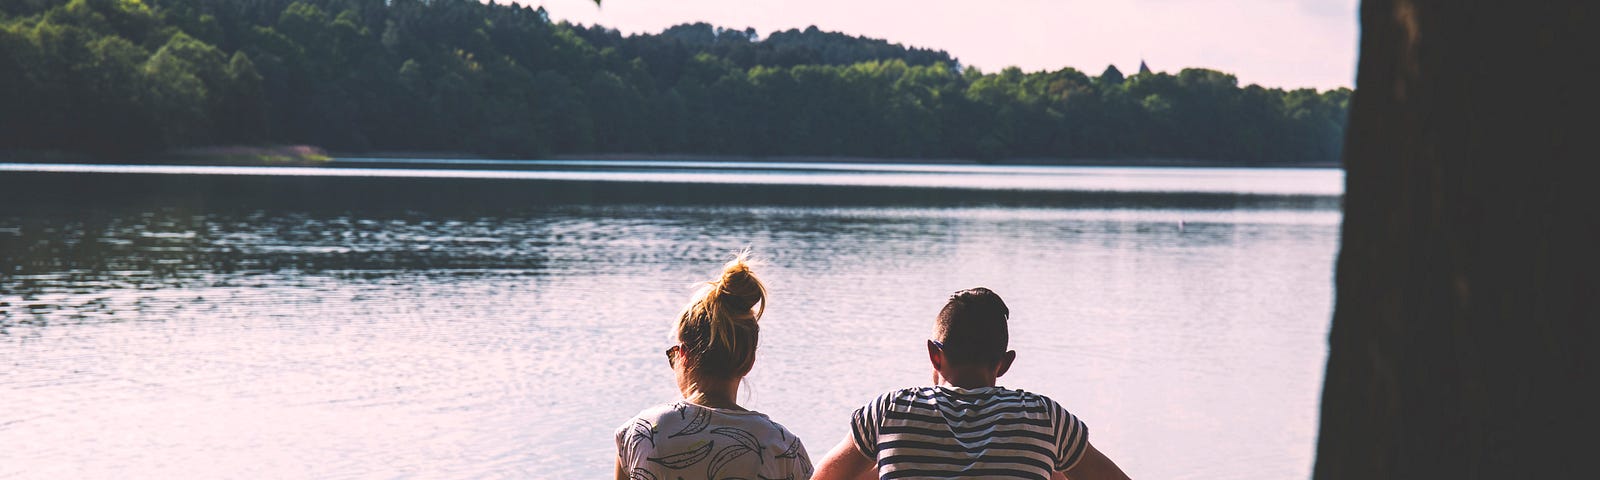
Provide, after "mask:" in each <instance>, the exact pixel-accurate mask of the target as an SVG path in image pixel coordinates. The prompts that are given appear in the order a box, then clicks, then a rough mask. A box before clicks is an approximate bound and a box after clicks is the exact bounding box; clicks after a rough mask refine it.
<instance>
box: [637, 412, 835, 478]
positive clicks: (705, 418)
mask: <svg viewBox="0 0 1600 480" xmlns="http://www.w3.org/2000/svg"><path fill="white" fill-rule="evenodd" d="M617 456H618V457H619V458H620V459H621V461H622V468H623V470H624V471H626V472H628V473H629V474H630V475H632V478H633V479H634V480H679V479H682V480H698V479H702V478H703V479H708V480H726V479H732V478H737V479H744V480H780V479H783V480H805V479H809V478H811V457H810V456H809V455H807V454H806V447H805V445H804V444H801V443H800V438H799V437H796V436H794V434H793V433H790V432H789V429H786V428H783V425H779V424H778V422H774V421H772V419H770V418H767V415H766V414H763V413H759V412H752V411H746V410H729V409H724V408H711V407H706V406H701V405H696V404H693V403H689V402H686V401H679V402H676V403H670V404H666V405H659V406H655V407H651V408H647V409H645V410H644V411H642V412H639V414H638V415H636V416H634V417H633V418H632V419H629V420H628V422H627V423H624V424H622V427H621V428H618V429H617Z"/></svg>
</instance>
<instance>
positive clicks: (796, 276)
mask: <svg viewBox="0 0 1600 480" xmlns="http://www.w3.org/2000/svg"><path fill="white" fill-rule="evenodd" d="M441 166H443V167H450V168H451V169H450V170H437V169H434V167H441ZM1343 183H1344V176H1343V172H1342V171H1339V170H1329V169H1281V170H1278V169H1182V168H1097V167H1047V166H1029V167H1006V166H982V165H971V166H958V165H897V164H885V165H860V164H784V163H779V164H762V163H707V162H698V163H694V162H691V163H673V162H586V161H492V160H491V161H484V160H437V161H435V160H399V159H340V160H338V161H336V162H335V163H334V164H333V165H331V166H329V167H311V168H269V167H195V166H130V165H29V164H0V357H3V358H4V359H5V361H6V362H7V363H9V364H10V365H9V366H8V368H6V369H5V371H4V373H3V374H0V399H3V402H4V406H3V407H0V442H3V443H4V444H5V445H6V447H5V448H4V454H3V455H0V458H3V459H4V460H3V461H0V478H83V477H95V478H263V477H268V478H393V477H414V478H603V477H606V476H608V475H610V472H611V467H612V462H613V458H614V455H615V449H614V448H615V447H614V444H613V439H612V432H613V429H615V428H616V427H617V426H619V425H620V424H621V423H622V422H623V421H624V420H626V419H627V418H628V417H630V416H631V415H633V414H634V413H636V412H638V411H639V410H641V409H644V408H646V407H648V406H651V405H653V404H657V403H661V402H667V401H671V400H673V399H675V398H676V395H677V392H676V389H675V386H674V384H673V380H672V377H671V371H670V370H669V368H668V366H667V363H666V360H665V358H664V357H663V355H662V351H663V350H664V349H665V348H666V347H667V346H668V345H670V344H671V341H670V340H669V337H668V329H669V328H670V326H671V323H672V320H673V318H674V316H675V314H676V312H677V310H678V309H679V308H680V307H681V306H682V305H683V303H684V302H685V301H686V300H687V299H688V298H689V295H690V294H691V293H692V286H693V284H694V282H696V281H700V280H706V279H709V278H711V276H712V275H714V274H715V273H716V271H717V268H718V267H719V265H720V264H721V263H722V262H723V261H725V260H726V259H727V258H728V257H729V255H730V253H731V252H733V251H734V250H736V249H739V248H742V247H746V246H749V247H752V248H753V249H754V252H755V254H756V255H757V256H758V257H760V258H763V259H765V265H763V266H760V267H758V270H757V272H758V273H759V274H760V275H761V277H762V278H763V279H764V280H765V281H766V282H767V285H768V287H769V288H770V289H771V291H772V296H771V299H770V303H771V304H770V306H769V308H768V309H767V315H766V317H764V318H763V319H762V320H761V324H762V327H763V328H762V330H763V335H762V344H761V350H760V354H759V356H758V360H757V363H756V366H755V369H754V371H753V372H752V373H751V375H750V376H749V378H748V379H747V383H746V385H745V387H744V388H743V389H742V390H741V398H740V401H741V403H742V404H743V405H744V406H746V407H748V408H752V409H755V410H759V411H762V412H765V413H768V414H769V415H771V416H772V417H773V418H774V419H775V420H777V421H778V422H780V423H783V424H784V425H786V426H788V427H789V428H790V429H791V430H793V431H794V432H795V433H797V434H798V435H800V436H801V438H803V439H804V440H805V442H806V446H807V448H808V450H810V452H811V454H812V456H813V457H814V458H818V457H820V456H821V455H822V454H823V453H824V452H826V451H827V450H828V449H829V448H831V447H832V446H833V445H834V444H836V443H837V442H838V441H839V440H841V439H842V438H843V437H844V435H845V433H846V431H847V422H848V419H849V415H850V412H851V410H852V409H854V408H856V407H858V406H860V405H861V404H863V403H864V402H866V401H868V400H870V399H872V398H873V397H875V396H876V395H877V394H879V393H882V392H883V391H886V390H890V389H894V388H900V387H905V386H912V385H918V384H922V383H925V382H926V381H927V380H928V378H929V368H928V366H927V361H926V355H925V353H924V350H923V340H924V339H925V338H927V335H928V334H929V332H930V330H931V327H932V319H933V316H934V314H935V313H937V311H938V310H939V308H940V307H941V306H942V304H943V301H944V299H945V297H946V296H947V295H948V294H949V293H951V292H952V291H955V290H958V289H962V288H967V287H972V286H980V285H981V286H987V287H990V288H992V289H994V290H995V291H996V292H998V293H999V294H1000V295H1001V296H1002V297H1004V298H1005V300H1006V302H1007V303H1008V304H1009V305H1010V307H1011V311H1012V320H1011V329H1012V333H1011V338H1012V348H1013V349H1015V350H1017V352H1018V358H1017V362H1016V364H1015V366H1014V368H1013V369H1012V370H1011V372H1010V373H1008V374H1007V375H1006V376H1004V377H1002V378H1001V384H1002V385H1005V386H1009V387H1013V388H1022V389H1025V390H1029V391H1034V392H1039V393H1043V394H1046V395H1049V396H1051V397H1052V398H1055V399H1056V400H1058V401H1060V402H1061V403H1062V404H1063V405H1064V406H1066V407H1067V408H1068V409H1069V410H1071V411H1072V412H1073V413H1075V414H1076V415H1078V416H1079V417H1080V418H1082V419H1083V420H1084V421H1085V422H1086V423H1087V424H1088V425H1089V428H1090V440H1091V441H1092V442H1093V443H1094V444H1095V445H1096V446H1097V447H1098V448H1099V449H1100V450H1101V451H1103V452H1105V453H1106V454H1107V455H1109V456H1111V457H1112V458H1113V459H1114V460H1116V461H1117V462H1118V463H1119V464H1120V465H1121V466H1122V467H1123V469H1124V470H1126V471H1127V472H1128V473H1129V474H1130V475H1131V476H1133V477H1135V478H1179V479H1181V478H1212V477H1223V478H1241V479H1283V478H1307V477H1309V476H1310V470H1311V464H1312V459H1313V452H1314V448H1315V439H1316V432H1317V418H1318V412H1317V409H1318V402H1319V396H1320V392H1321V382H1322V370H1323V366H1324V362H1325V361H1326V356H1327V346H1326V335H1327V331H1328V327H1329V318H1330V314H1331V307H1332V298H1333V285H1332V279H1333V260H1334V255H1335V253H1336V251H1337V247H1338V235H1339V222H1340V210H1339V209H1340V194H1341V192H1342V188H1343Z"/></svg>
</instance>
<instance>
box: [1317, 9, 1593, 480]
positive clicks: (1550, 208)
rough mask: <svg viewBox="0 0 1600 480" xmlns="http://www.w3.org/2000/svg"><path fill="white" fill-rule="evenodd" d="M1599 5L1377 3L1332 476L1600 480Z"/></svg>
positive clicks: (1351, 190) (1330, 431)
mask: <svg viewBox="0 0 1600 480" xmlns="http://www.w3.org/2000/svg"><path fill="white" fill-rule="evenodd" d="M1594 3H1595V2H1591V1H1588V0H1562V1H1534V0H1529V1H1515V2H1513V1H1470V0H1438V1H1417V0H1366V1H1363V2H1362V6H1361V25H1362V33H1361V59H1360V65H1359V74H1358V77H1357V79H1356V87H1357V90H1356V93H1355V97H1354V99H1353V100H1352V106H1351V112H1350V127H1349V129H1348V133H1347V137H1346V141H1345V151H1344V164H1345V169H1346V172H1347V180H1346V185H1347V186H1346V191H1345V218H1344V232H1343V240H1342V246H1341V250H1340V253H1339V262H1338V274H1337V279H1336V284H1337V291H1338V295H1337V297H1338V298H1337V303H1336V306H1335V309H1334V310H1335V311H1334V318H1333V329H1332V332H1331V334H1330V336H1329V341H1330V351H1329V358H1328V371H1327V379H1326V383H1325V385H1324V390H1323V396H1322V426H1321V434H1320V437H1319V439H1318V445H1317V461H1316V468H1315V476H1316V478H1319V479H1347V478H1350V479H1374V478H1376V479H1383V478H1405V479H1410V478H1430V479H1431V478H1452V479H1454V478H1500V477H1508V478H1597V476H1600V473H1597V472H1600V465H1594V464H1592V462H1591V460H1593V459H1600V449H1597V448H1596V447H1600V429H1597V425H1596V421H1595V420H1596V418H1597V416H1596V409H1600V403H1596V396H1595V395H1594V394H1593V393H1592V392H1593V391H1594V390H1595V387H1596V386H1597V382H1596V381H1595V378H1596V375H1600V372H1597V371H1595V369H1594V367H1595V357H1596V355H1595V353H1594V352H1595V351H1596V350H1595V349H1596V348H1600V345H1597V344H1596V340H1597V339H1596V336H1595V333H1596V330H1597V328H1596V325H1595V324H1596V322H1600V308H1597V305H1600V265H1597V263H1596V262H1595V258H1596V255H1595V254H1594V253H1593V252H1594V250H1595V249H1596V248H1600V197H1597V195H1596V194H1595V192H1596V191H1600V176H1596V174H1595V173H1593V172H1595V171H1600V153H1597V152H1600V148H1597V147H1596V143H1595V142H1596V140H1600V130H1597V129H1596V128H1595V122H1594V120H1593V116H1594V115H1597V114H1600V107H1597V105H1596V102H1595V101H1594V99H1595V93H1594V92H1595V91H1597V90H1600V82H1595V78H1596V77H1595V76H1594V72H1596V71H1597V69H1596V68H1595V67H1596V66H1597V65H1596V61H1597V59H1600V52H1597V47H1596V46H1597V45H1600V41H1596V39H1595V38H1594V34H1593V33H1592V32H1593V31H1594V30H1596V29H1597V28H1600V25H1597V23H1600V16H1596V8H1595V7H1594V6H1593V4H1594Z"/></svg>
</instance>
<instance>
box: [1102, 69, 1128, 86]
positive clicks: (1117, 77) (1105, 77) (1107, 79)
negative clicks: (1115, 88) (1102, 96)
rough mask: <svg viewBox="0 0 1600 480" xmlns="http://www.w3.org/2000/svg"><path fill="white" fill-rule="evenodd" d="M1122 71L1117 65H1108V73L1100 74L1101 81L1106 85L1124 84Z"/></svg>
mask: <svg viewBox="0 0 1600 480" xmlns="http://www.w3.org/2000/svg"><path fill="white" fill-rule="evenodd" d="M1122 80H1123V77H1122V71H1121V70H1117V66H1116V65H1106V71H1104V72H1101V73H1100V77H1099V81H1100V82H1101V83H1104V84H1106V85H1120V84H1122Z"/></svg>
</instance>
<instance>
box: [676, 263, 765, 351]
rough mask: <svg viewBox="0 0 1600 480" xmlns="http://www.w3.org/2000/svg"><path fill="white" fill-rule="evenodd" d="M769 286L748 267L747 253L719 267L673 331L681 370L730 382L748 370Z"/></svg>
mask: <svg viewBox="0 0 1600 480" xmlns="http://www.w3.org/2000/svg"><path fill="white" fill-rule="evenodd" d="M766 299H767V288H766V287H765V286H764V285H762V284H761V279H759V278H756V274H755V272H753V271H751V270H750V260H749V252H748V251H744V252H740V253H739V254H738V255H737V256H735V257H734V259H733V260H731V261H729V262H728V263H727V264H725V265H723V266H722V274H721V275H720V276H719V278H717V279H716V280H712V281H709V282H706V286H705V287H703V288H701V289H700V290H699V291H698V292H697V293H696V294H695V296H694V298H693V299H691V300H690V301H689V304H688V305H686V306H684V308H683V313H681V314H679V315H678V324H677V327H676V329H675V333H676V335H677V340H678V344H679V345H680V347H679V348H680V349H681V350H680V354H681V357H680V358H682V359H683V364H684V369H685V371H686V372H687V373H688V374H689V375H690V376H692V377H696V378H701V379H706V380H728V379H735V378H739V377H743V376H744V375H745V374H747V373H750V367H752V366H754V364H755V360H756V343H757V342H758V341H759V340H760V336H761V327H760V325H758V324H757V321H758V320H760V319H761V314H762V313H763V312H765V311H766V309H767V302H766Z"/></svg>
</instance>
